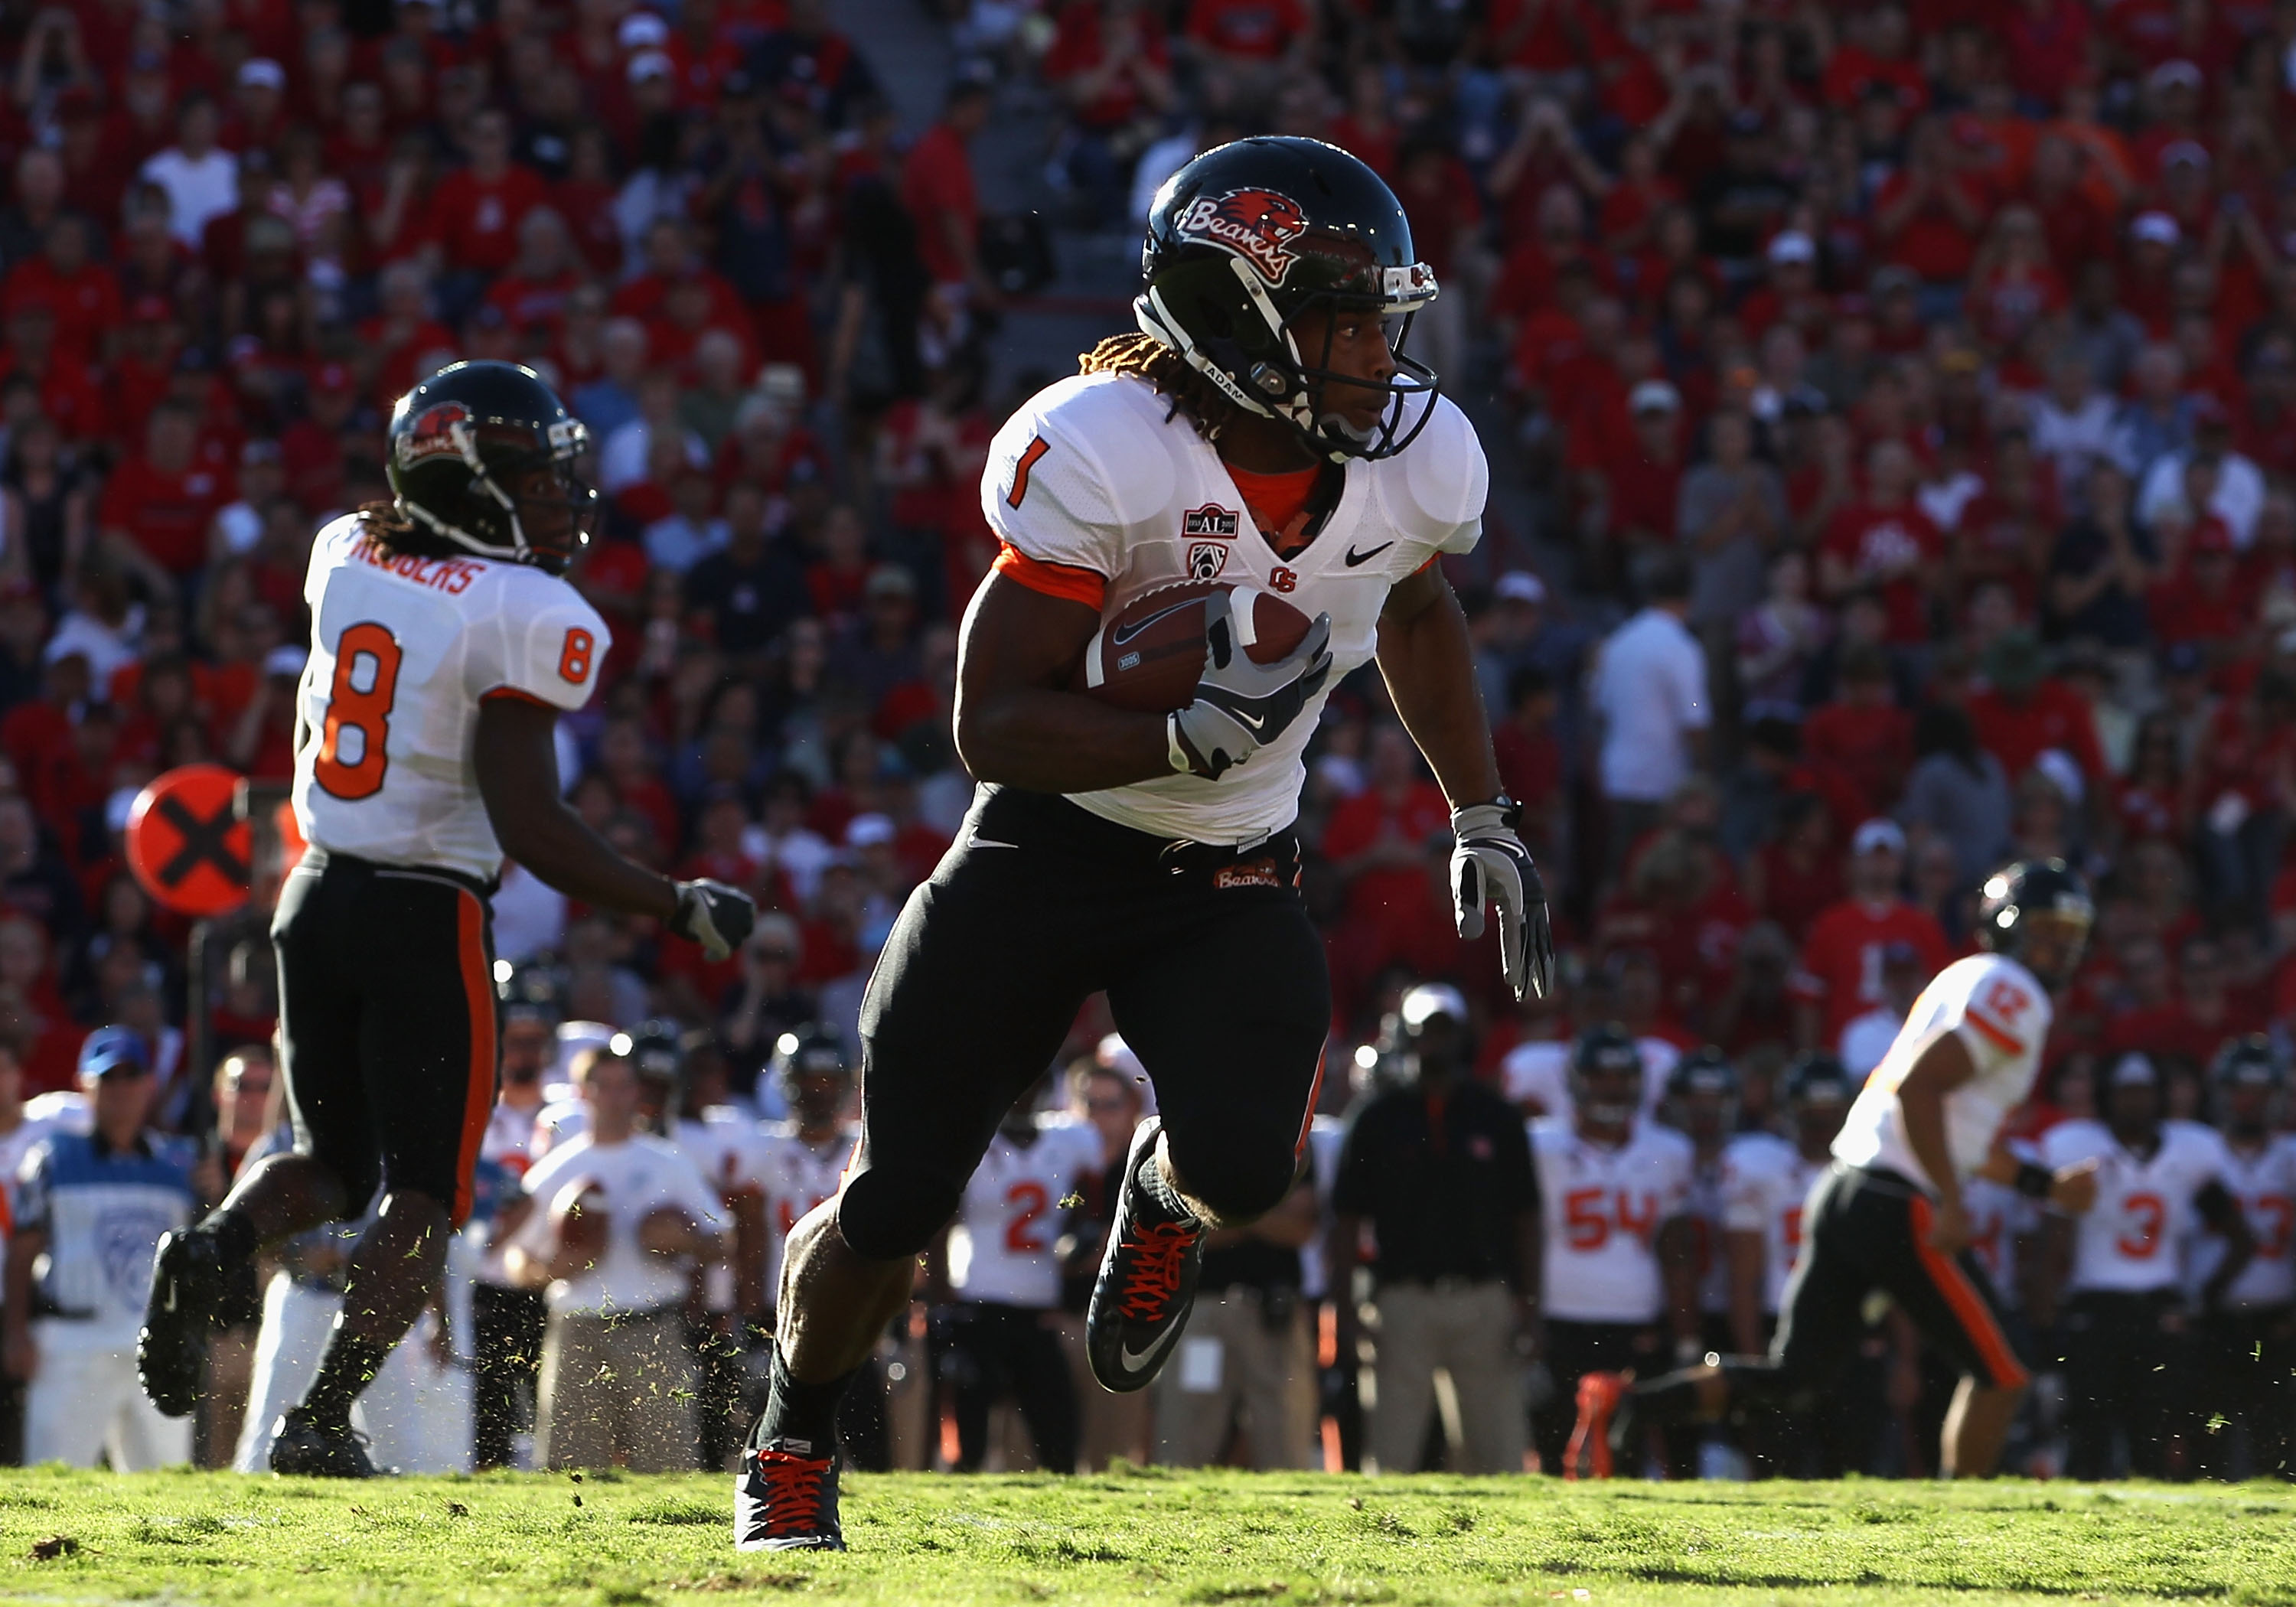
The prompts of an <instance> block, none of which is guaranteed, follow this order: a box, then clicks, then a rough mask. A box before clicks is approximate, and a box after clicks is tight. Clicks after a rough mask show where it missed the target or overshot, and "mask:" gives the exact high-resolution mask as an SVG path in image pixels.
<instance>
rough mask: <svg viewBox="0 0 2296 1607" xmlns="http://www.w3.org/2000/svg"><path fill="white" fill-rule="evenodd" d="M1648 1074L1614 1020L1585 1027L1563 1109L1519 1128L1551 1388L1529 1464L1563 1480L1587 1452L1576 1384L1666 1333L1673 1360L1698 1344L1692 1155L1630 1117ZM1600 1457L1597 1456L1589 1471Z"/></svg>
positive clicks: (1645, 1353)
mask: <svg viewBox="0 0 2296 1607" xmlns="http://www.w3.org/2000/svg"><path fill="white" fill-rule="evenodd" d="M1647 1076H1648V1073H1646V1072H1645V1071H1644V1070H1643V1061H1642V1054H1641V1052H1640V1051H1639V1050H1638V1049H1637V1048H1636V1045H1635V1040H1634V1039H1633V1038H1631V1037H1628V1036H1627V1030H1626V1029H1625V1028H1623V1027H1621V1026H1620V1025H1618V1024H1617V1023H1616V1022H1611V1023H1608V1024H1605V1025H1603V1026H1596V1027H1589V1028H1588V1029H1587V1030H1586V1031H1585V1032H1583V1033H1581V1034H1579V1041H1578V1042H1577V1044H1575V1045H1573V1046H1572V1048H1571V1052H1570V1115H1569V1116H1567V1117H1566V1116H1548V1117H1543V1118H1541V1119H1539V1120H1538V1121H1534V1122H1532V1123H1531V1124H1530V1150H1531V1157H1532V1160H1533V1161H1534V1162H1535V1164H1536V1168H1537V1170H1538V1190H1539V1195H1540V1210H1539V1219H1540V1220H1541V1221H1542V1222H1543V1223H1545V1224H1546V1257H1545V1266H1546V1291H1545V1296H1544V1299H1543V1301H1542V1305H1543V1308H1544V1309H1545V1311H1546V1357H1545V1359H1546V1368H1547V1371H1548V1372H1549V1373H1553V1374H1554V1384H1555V1392H1554V1397H1553V1398H1551V1399H1550V1400H1549V1401H1548V1403H1547V1404H1546V1406H1541V1407H1540V1408H1539V1409H1538V1410H1537V1411H1535V1412H1533V1413H1532V1414H1531V1417H1530V1432H1531V1439H1532V1440H1533V1442H1534V1443H1535V1444H1536V1445H1537V1446H1538V1464H1539V1466H1541V1467H1542V1468H1544V1469H1546V1471H1547V1472H1550V1473H1561V1474H1562V1475H1563V1477H1565V1478H1570V1479H1575V1478H1577V1477H1578V1476H1579V1455H1580V1452H1581V1450H1582V1449H1584V1448H1585V1446H1584V1442H1583V1440H1582V1437H1580V1436H1578V1435H1575V1434H1573V1433H1572V1423H1571V1414H1570V1406H1571V1401H1572V1399H1573V1398H1574V1393H1575V1391H1576V1390H1577V1389H1578V1387H1579V1381H1580V1380H1581V1379H1584V1378H1587V1377H1590V1376H1591V1377H1595V1378H1608V1377H1611V1373H1610V1372H1609V1371H1608V1369H1611V1368H1615V1367H1626V1366H1631V1365H1633V1364H1634V1363H1635V1362H1636V1360H1637V1359H1648V1360H1655V1359H1657V1358H1658V1357H1661V1356H1663V1355H1666V1354H1668V1351H1667V1349H1665V1347H1666V1346H1667V1345H1668V1343H1669V1341H1671V1344H1672V1354H1673V1355H1674V1356H1675V1357H1688V1356H1696V1355H1698V1354H1700V1352H1701V1347H1700V1341H1699V1332H1698V1329H1699V1323H1698V1225H1697V1220H1696V1218H1693V1216H1692V1215H1691V1214H1690V1190H1691V1180H1692V1173H1693V1170H1694V1168H1696V1165H1697V1156H1696V1151H1695V1149H1694V1147H1693V1144H1692V1143H1691V1141H1690V1140H1689V1139H1688V1138H1685V1136H1682V1135H1681V1134H1680V1133H1677V1132H1676V1131H1675V1130H1674V1129H1673V1128H1672V1127H1666V1126H1663V1125H1661V1123H1659V1122H1657V1121H1654V1120H1652V1119H1650V1118H1648V1117H1646V1116H1644V1115H1641V1114H1639V1112H1640V1111H1641V1110H1642V1107H1643V1086H1644V1079H1645V1078H1646V1077H1647ZM1661 1324H1663V1325H1664V1329H1665V1332H1663V1333H1661ZM1677 1448H1679V1447H1669V1451H1670V1452H1671V1451H1673V1450H1675V1449H1677ZM1603 1465H1604V1464H1603V1460H1602V1458H1601V1456H1600V1455H1597V1456H1596V1458H1595V1471H1596V1472H1598V1473H1599V1472H1602V1471H1603Z"/></svg>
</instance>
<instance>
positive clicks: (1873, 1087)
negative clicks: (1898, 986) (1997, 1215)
mask: <svg viewBox="0 0 2296 1607" xmlns="http://www.w3.org/2000/svg"><path fill="white" fill-rule="evenodd" d="M2051 1013H2052V1007H2051V1005H2050V1004H2049V995H2048V990H2047V989H2046V988H2043V987H2042V986H2041V984H2040V982H2039V981H2038V980H2037V979H2036V978H2035V977H2034V975H2033V973H2032V972H2030V971H2027V970H2026V969H2025V968H2024V967H2023V966H2022V965H2020V964H2018V963H2017V962H2016V961H2014V960H2013V959H2010V958H2009V957H2008V956H2007V955H1993V954H1980V955H1970V956H1968V957H1967V958H1966V959H1961V960H1956V961H1955V962H1954V963H1952V964H1950V965H1948V966H1947V967H1946V968H1945V969H1944V970H1943V971H1940V972H1938V973H1937V975H1936V976H1935V977H1933V978H1931V980H1930V985H1929V986H1928V987H1927V988H1923V989H1922V996H1921V997H1919V998H1917V999H1915V1001H1914V1007H1913V1009H1912V1010H1911V1011H1909V1012H1907V1015H1906V1024H1905V1026H1904V1028H1903V1029H1901V1030H1900V1031H1899V1032H1898V1041H1897V1042H1895V1043H1894V1044H1891V1045H1890V1052H1889V1054H1885V1055H1883V1056H1882V1063H1881V1064H1880V1065H1878V1066H1876V1067H1874V1074H1873V1075H1872V1076H1871V1077H1869V1078H1866V1084H1865V1086H1863V1087H1862V1088H1860V1089H1859V1090H1858V1091H1857V1100H1856V1101H1855V1102H1854V1103H1852V1104H1851V1105H1850V1107H1849V1116H1848V1117H1847V1118H1846V1119H1844V1120H1843V1121H1842V1124H1841V1133H1840V1134H1839V1135H1838V1136H1836V1137H1835V1138H1834V1140H1833V1154H1834V1159H1836V1160H1841V1161H1842V1162H1844V1163H1845V1164H1847V1165H1849V1166H1864V1167H1882V1168H1887V1169H1888V1170H1890V1171H1893V1172H1896V1173H1898V1175H1899V1176H1900V1177H1906V1178H1907V1179H1909V1180H1911V1181H1912V1182H1914V1183H1916V1184H1920V1185H1923V1186H1924V1187H1927V1188H1930V1189H1931V1190H1932V1191H1934V1189H1935V1187H1936V1185H1935V1183H1934V1181H1933V1180H1932V1179H1931V1177H1930V1176H1929V1174H1928V1173H1927V1172H1926V1171H1924V1170H1923V1168H1922V1163H1921V1162H1920V1161H1919V1160H1916V1159H1915V1156H1914V1151H1913V1146H1912V1145H1911V1144H1907V1142H1906V1131H1905V1116H1904V1112H1903V1111H1901V1110H1900V1109H1899V1108H1898V1085H1899V1084H1900V1083H1902V1082H1904V1081H1905V1079H1906V1074H1907V1072H1909V1071H1911V1070H1913V1069H1914V1062H1915V1061H1916V1060H1918V1059H1920V1058H1921V1054H1922V1052H1923V1050H1925V1049H1927V1048H1928V1047H1929V1046H1930V1045H1931V1044H1932V1043H1933V1042H1935V1041H1936V1040H1937V1038H1938V1037H1939V1036H1940V1035H1941V1034H1944V1033H1947V1032H1956V1033H1959V1034H1960V1035H1961V1041H1962V1043H1963V1044H1964V1045H1965V1046H1966V1047H1967V1048H1968V1050H1969V1058H1970V1061H1971V1062H1972V1064H1974V1065H1975V1067H1976V1068H1977V1074H1976V1075H1975V1076H1974V1077H1972V1078H1970V1079H1969V1080H1968V1081H1967V1082H1965V1083H1964V1084H1962V1085H1961V1086H1959V1087H1958V1088H1955V1089H1953V1090H1952V1091H1951V1092H1949V1093H1948V1094H1947V1095H1946V1096H1945V1141H1946V1151H1947V1153H1948V1157H1949V1158H1950V1159H1951V1160H1952V1162H1953V1169H1954V1170H1955V1171H1956V1173H1957V1174H1959V1175H1960V1176H1961V1177H1968V1176H1969V1175H1970V1174H1971V1173H1972V1172H1973V1171H1975V1170H1976V1169H1977V1168H1978V1167H1979V1166H1980V1165H1981V1164H1983V1162H1984V1160H1985V1157H1986V1155H1987V1153H1988V1152H1989V1151H1990V1150H1991V1149H1992V1147H1993V1136H1994V1135H1995V1134H1996V1133H1998V1132H1999V1131H2000V1130H2001V1123H2002V1120H2003V1119H2004V1118H2005V1117H2006V1116H2007V1115H2008V1114H2009V1112H2010V1111H2013V1110H2015V1109H2016V1108H2017V1107H2018V1106H2019V1105H2021V1104H2022V1103H2025V1096H2026V1095H2027V1094H2029V1093H2030V1092H2031V1091H2032V1087H2033V1078H2034V1076H2035V1075H2036V1074H2037V1073H2038V1071H2039V1070H2040V1064H2041V1061H2040V1054H2041V1045H2042V1042H2043V1040H2044V1039H2046V1037H2048V1036H2049V1018H2050V1016H2051Z"/></svg>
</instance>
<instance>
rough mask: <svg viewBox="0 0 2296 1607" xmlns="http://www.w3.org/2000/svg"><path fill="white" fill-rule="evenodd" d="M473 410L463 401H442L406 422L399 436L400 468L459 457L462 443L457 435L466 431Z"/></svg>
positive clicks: (461, 453)
mask: <svg viewBox="0 0 2296 1607" xmlns="http://www.w3.org/2000/svg"><path fill="white" fill-rule="evenodd" d="M470 422H471V410H470V409H469V408H467V407H465V406H463V405H462V403H460V402H440V403H439V404H437V405H436V406H430V407H425V408H424V409H423V410H422V412H420V413H418V414H415V415H414V417H413V418H411V419H409V420H408V421H407V422H406V429H405V430H403V431H401V432H400V434H399V437H398V466H399V467H400V468H402V469H404V468H407V467H409V466H411V465H413V464H415V463H427V462H429V461H430V459H432V458H434V457H460V456H461V455H463V443H462V442H461V441H460V440H459V439H456V432H457V431H458V430H464V429H467V428H468V427H469V426H470Z"/></svg>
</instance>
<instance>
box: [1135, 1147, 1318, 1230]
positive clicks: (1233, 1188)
mask: <svg viewBox="0 0 2296 1607" xmlns="http://www.w3.org/2000/svg"><path fill="white" fill-rule="evenodd" d="M1164 1143H1165V1144H1166V1146H1167V1149H1168V1152H1169V1154H1170V1156H1171V1158H1172V1167H1173V1169H1174V1170H1175V1171H1177V1173H1178V1174H1179V1177H1180V1185H1181V1187H1182V1188H1184V1189H1185V1190H1186V1192H1187V1193H1189V1194H1190V1195H1191V1196H1193V1198H1195V1199H1198V1200H1201V1201H1203V1202H1204V1203H1205V1204H1206V1205H1208V1206H1210V1208H1211V1210H1212V1214H1213V1215H1214V1216H1215V1217H1217V1218H1218V1219H1219V1220H1220V1221H1222V1222H1224V1223H1231V1224H1236V1225H1241V1224H1243V1223H1246V1222H1251V1221H1255V1220H1257V1219H1258V1218H1261V1217H1264V1216H1266V1215H1267V1213H1268V1212H1269V1211H1272V1210H1274V1209H1275V1208H1276V1207H1277V1206H1279V1205H1281V1204H1282V1203H1283V1196H1284V1195H1286V1194H1288V1193H1291V1192H1292V1178H1293V1177H1296V1176H1298V1174H1299V1169H1300V1158H1299V1155H1298V1153H1297V1152H1295V1151H1294V1150H1293V1149H1292V1144H1290V1143H1289V1142H1288V1141H1286V1140H1281V1139H1274V1138H1270V1137H1269V1136H1267V1135H1264V1134H1254V1133H1252V1132H1251V1131H1249V1130H1244V1131H1234V1130H1231V1131H1226V1132H1221V1133H1216V1134H1203V1135H1194V1136H1189V1137H1185V1138H1183V1137H1181V1136H1177V1135H1176V1134H1174V1133H1173V1132H1172V1130H1171V1129H1170V1128H1169V1127H1167V1128H1166V1129H1165V1130H1164Z"/></svg>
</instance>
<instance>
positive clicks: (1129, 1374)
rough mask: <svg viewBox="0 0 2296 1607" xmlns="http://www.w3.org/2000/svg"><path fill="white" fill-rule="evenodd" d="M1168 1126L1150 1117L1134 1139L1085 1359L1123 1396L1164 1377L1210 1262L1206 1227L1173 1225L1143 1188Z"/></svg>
mask: <svg viewBox="0 0 2296 1607" xmlns="http://www.w3.org/2000/svg"><path fill="white" fill-rule="evenodd" d="M1163 1131H1164V1124H1163V1121H1162V1120H1161V1119H1160V1118H1157V1117H1153V1116H1152V1117H1150V1118H1149V1119H1147V1120H1146V1121H1144V1122H1142V1123H1141V1124H1140V1130H1139V1131H1138V1132H1137V1133H1135V1134H1134V1135H1133V1136H1132V1151H1131V1153H1130V1154H1129V1155H1128V1156H1127V1157H1126V1158H1125V1163H1124V1192H1123V1195H1122V1197H1121V1198H1120V1199H1119V1201H1118V1202H1117V1207H1116V1220H1115V1222H1114V1223H1113V1224H1112V1225H1111V1226H1110V1228H1109V1230H1108V1249H1107V1250H1106V1252H1105V1253H1104V1254H1103V1255H1102V1257H1101V1259H1100V1275H1099V1276H1098V1277H1096V1278H1095V1279H1094V1280H1093V1285H1092V1304H1091V1306H1090V1308H1088V1309H1087V1312H1086V1314H1085V1320H1084V1321H1085V1328H1084V1336H1085V1337H1084V1347H1085V1357H1086V1358H1087V1360H1088V1361H1090V1362H1091V1364H1092V1375H1093V1376H1094V1377H1095V1378H1096V1379H1098V1380H1099V1381H1100V1387H1101V1388H1102V1389H1103V1390H1111V1391H1113V1392H1114V1393H1116V1394H1119V1395H1125V1394H1129V1393H1130V1392H1132V1391H1133V1390H1144V1389H1146V1388H1147V1387H1148V1386H1149V1384H1150V1383H1152V1382H1154V1380H1155V1377H1156V1374H1157V1373H1159V1372H1160V1371H1162V1369H1163V1366H1164V1363H1165V1361H1166V1359H1167V1358H1168V1357H1170V1355H1171V1354H1172V1346H1173V1344H1174V1342H1175V1341H1177V1340H1178V1339H1179V1337H1180V1330H1181V1329H1183V1328H1185V1327H1186V1326H1187V1324H1188V1310H1189V1308H1191V1307H1193V1305H1194V1304H1195V1301H1196V1274H1197V1272H1198V1271H1199V1270H1200V1269H1201V1267H1202V1266H1203V1260H1204V1226H1203V1224H1202V1223H1201V1222H1198V1221H1195V1220H1193V1218H1192V1219H1190V1220H1188V1221H1185V1222H1171V1221H1165V1220H1162V1219H1161V1218H1163V1217H1164V1215H1165V1210H1164V1208H1163V1207H1162V1206H1161V1205H1160V1204H1159V1203H1158V1202H1157V1201H1155V1200H1154V1199H1153V1198H1152V1197H1151V1196H1149V1195H1148V1193H1147V1191H1146V1190H1145V1189H1144V1187H1143V1186H1142V1185H1141V1183H1140V1168H1142V1167H1144V1166H1147V1165H1150V1164H1152V1160H1153V1158H1154V1156H1155V1153H1156V1140H1157V1138H1158V1137H1159V1136H1160V1135H1161V1134H1162V1133H1163Z"/></svg>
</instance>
